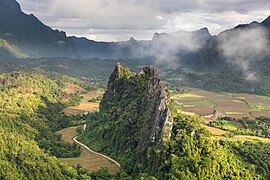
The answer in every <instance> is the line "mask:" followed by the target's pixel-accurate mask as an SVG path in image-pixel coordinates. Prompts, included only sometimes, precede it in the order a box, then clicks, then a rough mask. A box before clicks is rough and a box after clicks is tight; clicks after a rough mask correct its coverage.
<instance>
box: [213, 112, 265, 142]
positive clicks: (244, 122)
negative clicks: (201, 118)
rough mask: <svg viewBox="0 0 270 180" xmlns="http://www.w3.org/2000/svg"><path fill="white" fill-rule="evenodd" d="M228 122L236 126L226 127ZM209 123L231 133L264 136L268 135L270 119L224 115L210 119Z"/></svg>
mask: <svg viewBox="0 0 270 180" xmlns="http://www.w3.org/2000/svg"><path fill="white" fill-rule="evenodd" d="M228 124H230V125H232V126H234V127H236V128H235V129H230V128H229V129H228V128H226V127H227V125H228ZM209 125H210V126H213V127H216V128H220V129H223V130H230V131H232V132H233V134H241V135H253V136H259V137H265V138H269V137H270V119H269V118H266V117H259V118H256V119H249V118H242V119H235V118H231V117H224V118H221V119H219V120H215V121H211V122H210V123H209Z"/></svg>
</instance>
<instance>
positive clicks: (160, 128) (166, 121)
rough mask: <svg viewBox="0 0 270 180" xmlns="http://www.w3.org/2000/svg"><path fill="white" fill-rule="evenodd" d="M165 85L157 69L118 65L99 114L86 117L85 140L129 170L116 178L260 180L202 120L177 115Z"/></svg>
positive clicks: (83, 139) (82, 139)
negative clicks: (129, 67)
mask: <svg viewBox="0 0 270 180" xmlns="http://www.w3.org/2000/svg"><path fill="white" fill-rule="evenodd" d="M162 86H163V85H161V83H160V80H159V78H158V76H157V73H156V70H155V69H154V68H153V67H145V68H143V69H142V71H140V72H139V73H137V74H135V73H133V72H131V71H129V69H127V68H125V67H122V66H121V65H118V66H117V67H116V68H115V70H114V72H113V73H112V75H111V77H110V80H109V82H108V87H107V91H106V92H105V94H104V98H103V100H102V102H101V105H100V111H99V113H96V114H90V115H88V117H86V119H87V120H88V123H87V128H86V131H85V132H84V134H83V135H82V136H81V137H80V140H81V141H83V142H84V143H86V144H87V145H88V146H89V147H91V148H93V149H95V150H97V151H100V152H103V153H106V154H107V155H109V156H111V157H113V158H115V159H117V160H118V161H119V162H120V163H121V165H122V168H123V170H124V172H122V173H120V174H119V175H118V176H116V177H115V179H140V178H145V179H224V178H225V179H226V178H228V179H240V178H244V179H256V178H261V176H260V175H256V174H255V171H254V170H252V169H249V168H248V166H246V165H245V164H244V163H243V162H241V161H240V160H239V159H238V158H237V157H236V156H235V155H233V154H232V153H231V152H230V151H229V150H228V149H227V148H226V147H223V146H222V145H221V144H220V143H219V142H218V141H215V140H214V139H213V138H212V136H211V134H210V133H209V132H208V131H207V130H206V129H204V128H202V127H201V125H200V123H201V120H200V119H199V118H196V117H190V116H186V115H183V114H177V113H176V112H175V110H174V108H173V107H172V106H171V105H170V101H169V100H168V94H167V93H165V94H163V92H162V89H163V88H164V87H162ZM164 102H165V104H163V103H164ZM163 105H164V106H163Z"/></svg>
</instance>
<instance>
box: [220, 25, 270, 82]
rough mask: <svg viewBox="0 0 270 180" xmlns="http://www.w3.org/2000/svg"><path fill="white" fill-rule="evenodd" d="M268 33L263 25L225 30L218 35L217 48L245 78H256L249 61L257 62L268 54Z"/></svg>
mask: <svg viewBox="0 0 270 180" xmlns="http://www.w3.org/2000/svg"><path fill="white" fill-rule="evenodd" d="M268 33H269V32H268V31H267V29H265V28H263V27H253V28H251V29H240V28H238V29H235V30H232V31H227V32H225V33H222V34H221V35H220V36H219V37H218V43H219V47H218V48H219V49H220V50H221V52H222V53H223V55H224V57H225V59H226V61H227V62H228V63H231V64H232V65H236V66H237V67H239V68H240V69H241V70H242V71H243V73H244V74H245V75H246V79H247V80H256V78H257V77H256V72H255V70H254V69H253V68H252V66H251V62H253V61H257V62H258V61H261V60H263V59H264V58H265V57H268V56H269V45H270V44H269V39H268Z"/></svg>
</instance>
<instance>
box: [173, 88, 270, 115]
mask: <svg viewBox="0 0 270 180" xmlns="http://www.w3.org/2000/svg"><path fill="white" fill-rule="evenodd" d="M171 99H172V100H173V101H174V102H175V104H176V106H175V108H176V109H177V110H178V112H185V113H191V114H195V115H197V116H201V117H204V118H206V119H210V120H215V119H217V118H220V117H225V116H229V117H232V118H243V117H248V118H252V119H254V118H255V117H260V116H265V117H270V97H266V96H256V95H253V94H237V93H216V92H210V91H205V90H202V89H195V88H191V89H190V92H189V93H185V94H175V95H173V96H172V97H171Z"/></svg>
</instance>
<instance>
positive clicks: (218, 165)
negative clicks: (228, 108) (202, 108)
mask: <svg viewBox="0 0 270 180" xmlns="http://www.w3.org/2000/svg"><path fill="white" fill-rule="evenodd" d="M174 120H175V121H174V126H173V130H172V132H173V133H172V137H171V140H170V142H169V144H168V145H167V146H164V147H163V148H162V149H160V150H156V151H155V152H156V153H157V154H155V156H156V157H155V158H158V161H157V160H156V161H157V162H158V163H160V162H161V164H155V166H156V167H157V168H158V170H157V169H153V168H152V172H151V173H153V174H156V177H157V178H158V179H187V180H188V179H253V178H256V177H257V176H256V175H254V174H252V173H251V172H250V171H249V170H246V169H245V168H244V166H243V163H242V162H241V161H240V160H238V159H237V158H236V157H235V156H234V155H232V154H231V153H230V152H229V151H228V150H226V148H224V147H223V146H221V145H220V144H219V143H218V142H217V141H215V140H214V139H213V138H211V135H210V133H209V132H208V131H207V130H206V129H204V128H202V127H201V126H200V120H198V119H196V118H194V117H190V116H185V115H178V117H176V118H175V119H174ZM164 172H165V173H164ZM258 177H259V176H258Z"/></svg>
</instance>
